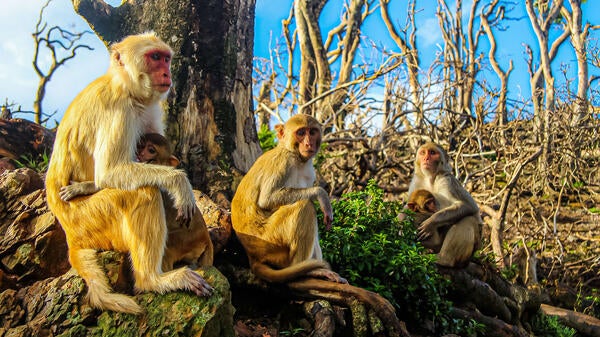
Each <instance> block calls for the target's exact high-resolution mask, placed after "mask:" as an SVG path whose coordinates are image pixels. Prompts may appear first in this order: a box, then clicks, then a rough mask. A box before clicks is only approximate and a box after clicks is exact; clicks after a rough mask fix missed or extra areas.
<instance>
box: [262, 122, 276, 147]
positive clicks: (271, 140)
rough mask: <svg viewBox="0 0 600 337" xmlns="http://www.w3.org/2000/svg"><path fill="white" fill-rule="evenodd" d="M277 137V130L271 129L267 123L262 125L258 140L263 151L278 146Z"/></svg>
mask: <svg viewBox="0 0 600 337" xmlns="http://www.w3.org/2000/svg"><path fill="white" fill-rule="evenodd" d="M276 139H277V137H275V131H272V130H270V129H269V127H268V126H267V125H264V124H263V125H261V126H260V130H258V142H259V143H260V148H261V149H262V150H263V151H268V150H270V149H272V148H274V147H275V146H277V142H276V141H275V140H276Z"/></svg>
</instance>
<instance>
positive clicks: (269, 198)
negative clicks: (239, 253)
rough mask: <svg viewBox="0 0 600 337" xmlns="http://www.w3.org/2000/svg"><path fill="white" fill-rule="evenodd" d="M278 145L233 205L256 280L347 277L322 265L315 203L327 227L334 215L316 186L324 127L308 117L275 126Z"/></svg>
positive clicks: (252, 173)
mask: <svg viewBox="0 0 600 337" xmlns="http://www.w3.org/2000/svg"><path fill="white" fill-rule="evenodd" d="M276 130H277V137H278V139H279V143H278V145H277V147H275V148H274V149H272V150H270V151H268V152H266V153H264V154H263V155H262V156H260V157H259V158H258V159H257V160H256V162H255V163H254V165H253V166H252V167H251V168H250V170H249V171H248V173H247V174H246V175H245V176H244V178H243V179H242V181H241V182H240V185H239V186H238V188H237V191H236V193H235V196H234V197H233V200H232V203H231V220H232V224H233V228H234V230H235V232H236V234H237V236H238V238H239V240H240V242H241V243H242V245H243V246H244V249H245V250H246V253H247V254H248V259H249V261H250V267H251V268H252V271H253V272H254V274H256V276H258V277H259V278H262V279H264V280H267V281H269V282H287V281H289V280H292V279H295V278H298V277H300V276H315V277H320V278H325V279H329V280H332V281H336V282H345V280H344V279H343V278H341V277H340V276H339V275H337V274H336V273H334V272H333V271H331V270H330V269H329V265H328V264H327V263H326V262H325V261H323V257H322V254H321V247H320V245H319V237H318V228H317V217H316V211H315V209H314V206H313V203H312V201H313V200H316V201H318V202H319V205H320V207H321V209H322V210H323V213H324V219H325V220H324V221H325V224H326V225H327V227H329V226H330V224H331V221H332V219H333V212H332V209H331V204H330V202H329V196H328V195H327V192H325V190H324V189H323V188H321V187H317V186H313V185H314V183H315V172H314V168H313V163H312V158H313V157H314V156H315V155H316V153H317V151H318V150H319V146H320V144H321V126H320V124H319V123H318V122H317V121H316V120H315V119H314V118H312V117H310V116H308V115H303V114H300V115H295V116H293V117H291V118H290V119H289V120H288V121H287V123H285V125H281V124H280V125H277V126H276Z"/></svg>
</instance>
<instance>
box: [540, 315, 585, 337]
mask: <svg viewBox="0 0 600 337" xmlns="http://www.w3.org/2000/svg"><path fill="white" fill-rule="evenodd" d="M531 328H532V332H533V333H534V334H535V335H536V336H544V337H573V336H575V332H576V331H575V329H572V328H569V327H567V326H564V325H562V324H561V323H560V322H559V321H558V318H556V317H554V316H548V315H545V314H544V313H542V312H538V313H537V314H536V315H535V316H534V317H533V320H532V326H531Z"/></svg>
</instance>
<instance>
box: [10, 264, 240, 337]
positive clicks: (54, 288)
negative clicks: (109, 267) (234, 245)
mask: <svg viewBox="0 0 600 337" xmlns="http://www.w3.org/2000/svg"><path fill="white" fill-rule="evenodd" d="M198 273H200V274H201V275H202V276H203V277H205V279H206V280H207V281H208V282H209V283H210V284H211V285H212V286H213V287H214V289H215V292H214V293H213V295H212V296H210V297H198V296H195V295H193V294H191V293H187V292H173V293H167V294H164V295H160V294H156V293H144V294H139V295H136V296H135V297H134V298H135V300H136V301H137V302H138V303H139V304H140V305H141V306H142V307H143V308H144V309H145V310H146V312H145V313H143V314H141V315H139V316H134V315H129V314H123V313H116V312H111V311H100V310H95V309H92V308H91V307H89V306H88V305H87V304H86V301H85V294H86V292H87V287H86V286H85V282H84V281H83V279H81V278H80V277H79V276H77V274H76V273H75V272H74V270H70V271H69V272H67V273H65V274H63V275H61V276H59V277H55V278H48V279H45V280H42V281H38V282H36V283H35V284H33V285H32V286H29V287H25V288H23V289H20V290H18V291H16V290H14V289H8V290H5V291H4V292H2V293H0V308H2V309H0V327H1V328H0V335H2V336H22V337H27V336H47V335H52V336H160V335H163V336H206V337H209V336H214V337H217V336H225V337H226V336H233V313H234V308H233V306H232V305H231V291H230V289H229V283H228V282H227V279H226V278H225V277H224V276H223V275H222V274H221V273H220V272H219V271H218V270H217V269H216V268H214V267H204V268H202V269H199V270H198Z"/></svg>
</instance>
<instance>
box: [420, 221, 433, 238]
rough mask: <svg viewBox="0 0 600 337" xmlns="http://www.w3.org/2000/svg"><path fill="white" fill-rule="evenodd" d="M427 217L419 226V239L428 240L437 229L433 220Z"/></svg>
mask: <svg viewBox="0 0 600 337" xmlns="http://www.w3.org/2000/svg"><path fill="white" fill-rule="evenodd" d="M429 220H430V219H427V220H425V221H423V223H421V225H420V226H419V228H418V229H417V238H418V239H419V241H424V240H427V239H428V238H429V237H431V236H432V235H433V231H435V226H434V224H433V222H432V221H429Z"/></svg>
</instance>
